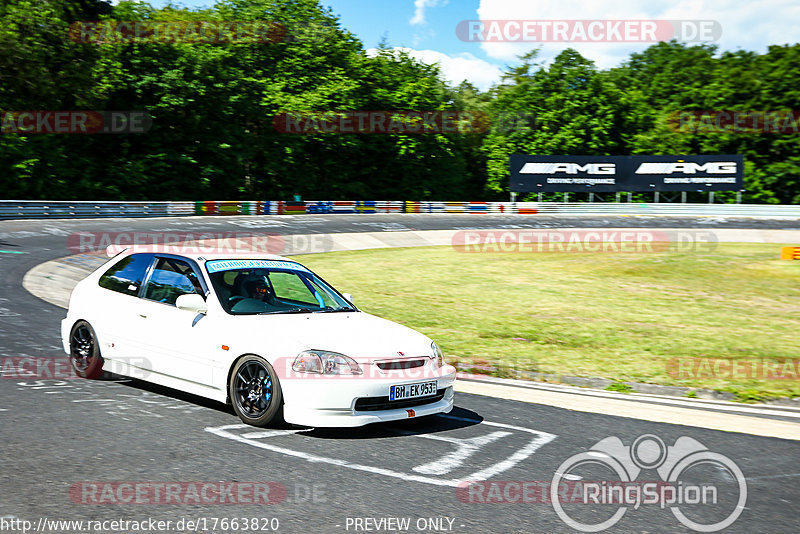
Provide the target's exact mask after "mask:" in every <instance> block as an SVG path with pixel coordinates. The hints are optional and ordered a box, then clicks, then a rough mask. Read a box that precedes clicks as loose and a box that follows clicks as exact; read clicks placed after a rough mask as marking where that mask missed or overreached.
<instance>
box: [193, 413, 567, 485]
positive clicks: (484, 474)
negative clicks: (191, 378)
mask: <svg viewBox="0 0 800 534" xmlns="http://www.w3.org/2000/svg"><path fill="white" fill-rule="evenodd" d="M443 417H448V416H443ZM451 418H452V419H456V420H461V418H457V417H451ZM464 420H465V421H471V422H475V423H480V424H485V425H487V426H494V427H498V428H508V429H512V430H519V431H522V432H525V433H529V434H532V435H534V436H535V437H534V438H533V440H532V441H530V442H529V443H528V444H527V445H525V446H524V447H522V448H521V449H519V450H517V452H515V453H514V454H512V455H511V456H509V457H508V458H506V459H505V460H503V461H501V462H498V463H496V464H494V465H491V466H489V467H487V468H485V469H483V470H481V471H477V472H476V473H473V474H472V475H470V476H468V477H466V478H463V479H441V478H432V477H427V476H421V475H414V474H411V473H404V472H401V471H394V470H392V469H385V468H382V467H375V466H369V465H362V464H357V463H351V462H348V461H346V460H339V459H336V458H329V457H326V456H319V455H317V454H310V453H306V452H301V451H296V450H294V449H288V448H285V447H279V446H277V445H272V444H270V443H265V442H263V441H255V440H254V439H252V438H248V437H246V436H248V435H252V434H255V435H257V436H259V437H274V436H278V435H286V434H288V433H292V432H293V431H276V432H272V431H264V432H249V433H247V434H234V433H232V432H230V431H231V430H238V429H246V428H252V427H251V426H248V425H245V424H238V425H225V426H221V427H206V428H205V431H206V432H210V433H212V434H215V435H217V436H219V437H222V438H226V439H230V440H233V441H238V442H240V443H245V444H247V445H251V446H253V447H258V448H260V449H265V450H268V451H272V452H277V453H279V454H285V455H287V456H293V457H295V458H300V459H302V460H306V461H308V462H312V463H325V464H330V465H338V466H340V467H346V468H348V469H355V470H356V471H365V472H367V473H373V474H377V475H383V476H388V477H392V478H399V479H402V480H413V481H415V482H422V483H425V484H433V485H436V486H451V487H458V486H459V485H460V484H463V483H466V482H470V481H480V480H486V479H488V478H489V477H491V476H494V475H496V474H498V473H501V472H503V471H506V470H508V469H511V468H512V467H514V466H515V465H517V464H518V463H519V462H521V461H522V460H524V459H526V458H528V457H530V456H531V455H533V454H534V453H535V452H536V451H537V450H538V449H539V448H540V447H541V446H542V445H545V444H547V443H549V442H551V441H552V440H554V439H555V438H556V437H557V436H556V435H554V434H549V433H547V432H541V431H538V430H533V429H531V428H524V427H517V426H513V425H506V424H504V423H493V422H489V421H482V422H478V421H474V420H468V419H464ZM303 431H304V432H305V431H307V430H303Z"/></svg>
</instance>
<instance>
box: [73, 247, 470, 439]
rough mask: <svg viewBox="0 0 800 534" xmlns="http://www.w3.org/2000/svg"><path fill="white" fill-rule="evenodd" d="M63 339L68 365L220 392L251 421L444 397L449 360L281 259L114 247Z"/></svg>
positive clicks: (394, 410) (412, 412)
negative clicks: (118, 251) (116, 250)
mask: <svg viewBox="0 0 800 534" xmlns="http://www.w3.org/2000/svg"><path fill="white" fill-rule="evenodd" d="M61 336H62V341H63V345H64V350H65V351H66V352H67V354H69V355H70V359H71V361H72V365H73V368H74V370H75V372H76V374H78V376H81V377H84V378H95V377H97V376H99V375H100V374H101V373H102V371H103V370H104V369H105V370H106V371H110V372H113V373H116V374H120V375H124V376H130V377H134V378H139V379H142V380H145V381H148V382H153V383H156V384H160V385H163V386H167V387H170V388H174V389H178V390H181V391H185V392H188V393H192V394H195V395H200V396H203V397H207V398H210V399H214V400H217V401H220V402H228V403H230V404H232V405H233V408H234V410H235V411H236V413H237V414H238V415H239V417H240V418H241V419H242V421H244V422H245V423H248V424H250V425H254V426H265V425H267V424H269V423H270V422H272V421H274V420H276V419H280V418H283V419H284V420H285V421H286V422H288V423H295V424H300V425H308V426H320V427H346V426H360V425H365V424H368V423H376V422H381V421H392V420H397V419H408V418H410V417H422V416H425V415H431V414H436V413H446V412H449V411H450V410H452V408H453V384H454V382H455V374H456V370H455V368H454V367H453V366H451V365H447V364H446V363H445V362H444V357H443V355H442V352H441V350H440V349H439V348H438V347H437V346H436V343H434V342H433V341H431V339H430V338H428V337H426V336H424V335H423V334H421V333H419V332H416V331H414V330H411V329H410V328H407V327H405V326H402V325H399V324H397V323H393V322H391V321H387V320H385V319H381V318H379V317H375V316H373V315H370V314H368V313H365V312H363V311H360V310H358V309H357V308H356V307H355V306H354V305H353V304H352V298H351V297H350V296H349V295H343V294H340V293H339V292H338V291H336V290H335V289H334V288H333V287H331V286H330V285H329V284H327V283H326V282H325V281H324V280H322V279H321V278H320V277H319V276H317V275H316V274H314V273H313V272H311V271H310V270H309V269H307V268H306V267H304V266H303V265H301V264H299V263H297V262H295V261H292V260H290V259H287V258H283V257H280V256H259V257H254V256H252V255H238V256H237V255H233V256H232V255H225V256H224V257H223V256H213V255H204V256H203V255H200V254H181V255H177V254H160V253H157V252H144V253H136V252H132V251H124V252H122V253H121V254H119V255H118V256H116V257H114V258H112V259H111V260H110V261H109V262H107V263H106V264H105V265H103V266H102V267H100V268H99V269H98V270H97V271H95V272H94V273H92V274H91V275H89V276H88V277H87V278H86V279H84V280H82V281H81V282H80V283H79V284H78V285H77V286H76V287H75V289H74V291H73V292H72V296H71V298H70V303H69V311H68V312H67V317H66V319H64V320H63V321H62V323H61Z"/></svg>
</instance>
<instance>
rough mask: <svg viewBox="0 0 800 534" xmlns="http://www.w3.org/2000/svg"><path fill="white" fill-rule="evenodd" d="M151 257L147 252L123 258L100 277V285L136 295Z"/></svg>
mask: <svg viewBox="0 0 800 534" xmlns="http://www.w3.org/2000/svg"><path fill="white" fill-rule="evenodd" d="M152 259H153V257H152V256H151V255H149V254H131V255H130V256H127V257H125V258H123V259H122V260H120V261H119V262H117V263H116V264H114V266H113V267H111V268H110V269H109V270H107V271H106V272H105V273H104V274H103V276H101V277H100V282H99V284H100V287H104V288H106V289H110V290H111V291H116V292H117V293H124V294H125V295H134V296H135V295H138V294H139V288H140V287H142V280H144V275H145V272H147V267H149V266H150V260H152Z"/></svg>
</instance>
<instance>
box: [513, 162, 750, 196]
mask: <svg viewBox="0 0 800 534" xmlns="http://www.w3.org/2000/svg"><path fill="white" fill-rule="evenodd" d="M743 167H744V158H743V157H742V156H741V155H715V156H526V155H521V154H514V155H512V156H511V161H510V169H509V170H510V173H511V177H510V184H509V186H510V190H511V191H516V192H537V193H539V192H541V193H561V192H589V191H592V192H595V193H614V192H617V191H632V192H645V191H737V190H740V189H743V188H744V174H743Z"/></svg>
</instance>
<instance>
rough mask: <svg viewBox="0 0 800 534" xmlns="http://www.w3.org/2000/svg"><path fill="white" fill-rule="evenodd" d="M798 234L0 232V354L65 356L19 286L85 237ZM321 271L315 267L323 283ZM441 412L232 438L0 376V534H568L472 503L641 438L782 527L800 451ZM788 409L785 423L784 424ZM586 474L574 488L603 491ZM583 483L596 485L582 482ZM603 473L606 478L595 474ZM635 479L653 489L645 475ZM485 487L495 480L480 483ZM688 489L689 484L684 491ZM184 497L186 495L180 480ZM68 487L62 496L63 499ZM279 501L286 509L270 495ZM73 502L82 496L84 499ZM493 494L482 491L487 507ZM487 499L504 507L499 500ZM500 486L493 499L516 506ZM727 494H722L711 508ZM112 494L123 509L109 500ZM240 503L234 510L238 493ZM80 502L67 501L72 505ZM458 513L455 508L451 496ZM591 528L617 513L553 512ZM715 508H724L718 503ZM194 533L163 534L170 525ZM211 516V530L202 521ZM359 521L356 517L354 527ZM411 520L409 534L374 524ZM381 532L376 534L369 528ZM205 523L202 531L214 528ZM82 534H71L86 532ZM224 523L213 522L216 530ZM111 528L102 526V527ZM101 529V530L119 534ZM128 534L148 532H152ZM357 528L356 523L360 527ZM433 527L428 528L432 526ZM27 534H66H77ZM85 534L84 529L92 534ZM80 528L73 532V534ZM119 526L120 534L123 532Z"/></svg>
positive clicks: (640, 525) (605, 418) (550, 411)
mask: <svg viewBox="0 0 800 534" xmlns="http://www.w3.org/2000/svg"><path fill="white" fill-rule="evenodd" d="M642 226H657V227H663V228H676V227H684V228H685V227H701V228H757V229H797V228H800V221H798V220H795V219H770V220H756V219H722V218H710V217H708V218H705V217H704V218H697V219H687V218H684V217H658V218H645V217H585V216H583V217H547V216H490V215H477V216H467V215H463V216H462V215H442V216H437V215H368V216H364V215H354V216H349V215H336V216H332V215H325V216H323V215H320V216H313V215H305V216H280V217H278V216H275V217H235V218H195V217H192V218H180V219H178V218H173V219H116V220H80V221H78V220H70V221H64V220H60V221H56V220H46V221H3V222H0V357H2V358H7V357H22V356H31V357H43V358H63V353H62V351H61V348H60V342H59V330H58V329H59V321H60V320H61V318H62V317H63V314H64V312H63V310H62V309H60V308H58V307H56V306H53V305H51V304H48V303H46V302H44V301H42V300H40V299H37V298H36V297H33V296H32V295H30V294H29V293H28V292H27V291H25V290H24V289H23V287H22V285H21V280H22V277H23V276H24V274H25V273H26V272H27V271H28V270H29V269H31V268H32V267H34V266H36V265H38V264H40V263H42V262H44V261H47V260H51V259H54V258H58V257H62V256H67V255H69V254H71V253H72V252H71V251H70V250H69V249H68V248H67V239H68V236H69V235H70V234H73V233H75V232H81V231H83V232H88V231H109V232H114V231H149V232H153V231H192V232H220V231H244V230H251V231H265V232H276V233H280V234H310V233H332V232H360V231H398V230H435V229H453V228H463V229H472V228H564V227H583V228H586V227H642ZM323 275H324V273H323ZM456 405H457V408H456V409H455V410H454V412H453V413H452V414H451V416H450V417H434V418H430V419H429V420H425V421H418V422H415V423H416V424H408V423H398V424H391V425H382V426H371V427H366V428H362V429H356V430H324V431H323V430H314V429H301V428H289V429H285V430H283V431H278V432H272V433H261V434H257V433H254V429H252V428H246V429H243V428H241V427H240V426H239V425H238V419H237V418H236V417H235V415H234V414H233V413H232V411H231V410H229V409H227V408H226V407H225V406H222V405H219V404H215V403H211V402H207V401H204V400H202V399H198V398H195V397H192V396H188V395H185V394H182V393H180V392H176V391H172V390H166V389H163V388H158V387H155V386H150V385H148V384H145V383H141V382H131V381H124V380H123V381H118V380H104V381H83V380H19V379H0V436H1V437H2V440H1V441H0V442H1V443H2V447H3V455H2V457H1V458H2V459H0V532H4V531H10V532H21V531H22V529H21V528H14V527H15V526H16V527H20V526H21V525H20V524H19V523H18V522H16V521H17V520H27V521H31V522H32V525H33V527H32V528H36V527H39V526H40V523H39V522H40V521H42V525H44V524H45V523H46V522H45V521H43V519H44V518H46V519H47V521H52V520H83V521H89V520H91V521H103V520H108V521H110V520H120V519H121V520H128V521H132V520H136V521H143V520H147V519H149V518H153V519H156V520H163V521H172V527H171V528H167V529H164V530H163V531H165V532H178V531H195V530H196V531H200V532H258V531H267V530H268V527H270V526H274V523H270V522H269V521H259V525H258V528H250V527H248V528H245V527H243V525H242V524H241V522H240V523H239V524H238V525H237V527H233V526H232V525H231V524H227V525H223V523H221V522H220V520H221V519H223V518H263V519H265V520H269V519H271V518H277V519H278V520H279V524H280V527H279V529H278V531H280V532H320V533H328V532H331V533H333V532H365V531H368V532H437V531H439V532H440V531H452V532H464V533H482V532H499V533H505V532H521V533H522V532H524V533H535V532H574V531H575V530H574V529H572V528H570V527H569V526H568V525H567V524H565V522H564V521H563V520H562V519H561V518H560V517H559V516H558V515H557V514H556V512H555V511H554V507H553V505H552V504H550V503H542V502H536V501H541V500H542V499H538V498H536V497H535V496H534V497H532V498H530V499H528V500H529V501H533V502H524V503H520V502H502V503H483V502H476V501H480V499H481V498H482V497H483V498H486V497H489V496H490V495H492V494H491V493H490V492H491V491H492V490H497V488H507V489H508V488H510V489H513V488H514V487H515V486H513V484H512V485H509V484H506V485H505V486H503V482H504V481H515V482H521V481H528V482H541V483H549V482H550V481H551V480H552V479H553V476H554V473H556V472H557V471H558V470H559V469H560V466H561V465H562V463H563V462H564V461H565V460H567V459H568V458H570V457H572V456H573V455H576V454H578V453H585V452H586V451H588V450H589V449H590V448H591V447H592V446H593V445H595V444H596V443H598V442H599V441H600V440H602V439H604V438H607V437H610V436H617V437H619V438H620V439H621V440H622V441H623V442H624V443H625V445H630V444H631V443H632V442H633V441H634V440H635V439H636V438H637V437H638V436H641V435H644V434H652V435H655V436H658V437H659V438H660V439H661V440H663V442H664V443H665V444H667V445H672V444H673V443H675V442H676V440H677V439H678V438H681V437H684V436H685V437H690V438H693V439H694V440H697V441H698V442H699V443H701V444H702V445H704V446H705V447H707V448H708V449H709V451H711V452H713V453H717V454H720V455H724V456H725V457H727V458H728V459H730V460H731V461H732V462H733V463H735V465H736V466H738V468H739V469H741V472H742V473H743V475H744V477H746V483H747V500H746V505H745V507H744V510H743V512H742V513H741V515H740V516H739V517H738V519H737V520H736V521H735V522H734V523H733V524H732V525H730V526H729V527H728V528H726V529H725V531H726V532H748V533H754V532H765V533H777V532H796V531H797V524H798V522H797V518H796V511H795V507H796V505H797V503H798V502H800V486H798V483H797V482H798V477H800V469H798V468H797V463H798V462H797V461H798V459H799V458H800V447H799V446H798V442H797V441H794V440H787V439H778V438H768V437H759V436H754V435H750V434H744V433H734V432H721V431H716V430H708V429H704V428H698V427H693V426H682V425H673V424H663V423H656V422H649V421H645V420H641V419H635V418H628V417H618V416H609V415H597V414H592V413H586V412H582V411H572V410H567V409H563V408H559V407H554V406H544V405H536V404H529V403H525V402H517V401H513V400H505V399H500V398H493V397H491V396H484V395H471V394H464V393H461V394H458V395H457V397H456ZM787 413H788V412H787ZM699 469H700V470H699V471H696V472H695V473H694V474H693V475H692V476H693V477H694V481H695V482H696V483H698V484H700V483H701V482H702V483H705V484H706V485H708V484H711V483H713V484H714V485H715V487H717V488H718V490H719V500H720V502H721V503H722V504H720V505H719V506H717V507H714V506H711V505H705V506H704V505H694V506H691V505H690V506H686V505H684V506H683V508H681V509H682V510H684V511H685V512H686V515H687V516H689V517H690V518H695V519H696V520H698V521H706V522H711V521H712V520H721V519H723V518H724V517H725V516H726V515H727V513H728V512H730V510H732V500H731V499H733V501H735V496H736V495H735V491H734V490H736V488H737V486H736V481H735V480H734V479H732V478H731V477H730V476H729V475H728V474H727V472H726V471H724V470H721V469H719V468H714V467H713V466H710V467H708V466H707V467H705V468H699ZM602 473H603V472H602V471H600V472H591V470H590V471H588V472H587V474H586V476H585V477H584V479H585V480H601V477H602V476H603V474H602ZM592 476H594V477H595V478H592ZM605 476H608V471H606V475H605ZM476 479H487V480H488V482H487V483H485V484H486V485H485V486H483V492H481V491H476V492H475V493H474V494H472V502H470V495H469V494H466V493H464V492H462V493H459V492H458V490H457V486H458V485H459V483H460V482H462V481H466V480H476ZM637 480H639V481H643V480H648V481H654V480H660V478H659V474H657V473H656V471H655V470H648V469H645V470H644V471H643V472H642V473H640V475H639V476H638V477H637ZM221 481H222V482H225V483H231V482H272V483H275V485H274V486H273V488H278V489H274V490H273V492H272V493H271V495H273V500H279V501H281V502H277V503H274V504H266V505H265V504H247V503H240V504H220V503H202V502H196V500H194V499H189V498H187V497H186V495H183V497H181V498H180V500H181V503H179V504H174V503H172V504H132V503H124V502H121V500H120V499H118V498H115V499H108V498H107V499H106V501H109V500H113V501H114V502H113V503H111V504H91V503H85V502H86V501H91V498H92V495H94V496H97V495H98V494H92V493H91V492H89V493H81V492H80V491H77V493H76V489H75V488H78V490H85V489H86V488H91V487H92V486H91V484H94V485H95V486H98V487H104V486H103V483H107V482H130V483H134V484H137V483H138V484H139V485H140V486H143V485H147V484H150V485H153V484H155V483H174V482H188V483H192V482H194V483H198V484H202V483H204V482H221ZM492 482H494V483H495V484H494V485H493V486H492V485H490V484H489V483H492ZM687 484H688V481H687ZM185 487H186V486H185ZM70 488H72V489H73V493H72V494H70ZM281 488H284V489H285V497H284V496H283V494H282V491H283V490H282V489H281ZM87 495H88V497H87ZM495 496H496V495H495ZM500 497H501V500H502V498H503V495H500ZM515 497H517V495H516V493H515V492H513V491H510V492H508V494H507V495H506V496H505V497H504V498H505V499H506V500H509V501H514V500H515ZM726 499H727V500H726ZM122 500H124V499H122ZM245 500H247V499H246V498H245ZM76 501H77V502H76ZM465 501H467V502H465ZM565 506H566V507H570V506H571V508H570V510H571V515H572V516H573V517H576V518H582V519H584V520H586V521H588V520H589V519H591V518H594V520H597V519H598V517H600V516H603V517H608V516H610V515H611V514H612V513H613V512H614V511H615V510H616V509H617V507H618V506H617V505H613V504H610V505H606V506H605V507H604V508H601V510H600V511H598V507H597V506H587V505H577V504H576V505H565ZM725 506H728V508H727V509H726V508H725ZM182 518H183V519H184V520H191V521H196V520H198V519H199V520H201V521H203V522H204V524H201V525H196V526H198V528H186V526H185V524H184V528H177V525H175V523H176V522H178V521H179V520H181V519H182ZM215 518H216V520H215ZM366 518H369V519H370V521H369V522H365V519H366ZM389 518H400V519H403V518H406V519H409V520H410V523H409V527H408V529H404V528H397V526H398V525H397V524H395V523H387V522H386V520H388V519H389ZM381 521H383V523H381ZM214 523H216V528H212V526H213V525H214ZM84 526H86V525H84ZM223 526H226V527H227V528H223ZM108 527H111V525H110V524H108ZM108 527H106V528H101V529H99V530H100V531H104V532H116V531H120V529H119V528H116V529H115V528H108ZM147 527H148V526H147V525H145V528H139V529H138V530H135V531H138V532H155V531H156V530H154V529H152V528H147ZM365 527H368V528H365ZM437 529H438V530H437ZM40 530H44V531H50V532H78V531H80V530H79V529H78V528H77V527H75V526H73V527H70V528H61V529H58V528H53V529H45V528H41V529H40ZM97 530H98V529H95V531H97ZM84 531H87V530H84ZM128 531H130V529H128ZM686 531H689V529H688V528H687V527H686V526H684V525H683V524H682V523H681V522H679V520H678V519H677V518H676V516H675V515H673V513H672V512H671V511H670V510H669V509H668V508H665V509H662V508H661V507H659V506H658V505H646V504H645V505H642V506H640V507H639V508H638V509H634V508H633V507H631V508H630V509H628V510H627V512H626V513H625V515H624V516H623V517H622V519H621V520H620V521H619V522H618V523H617V524H616V525H615V526H613V527H611V528H610V529H609V530H608V532H686Z"/></svg>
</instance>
